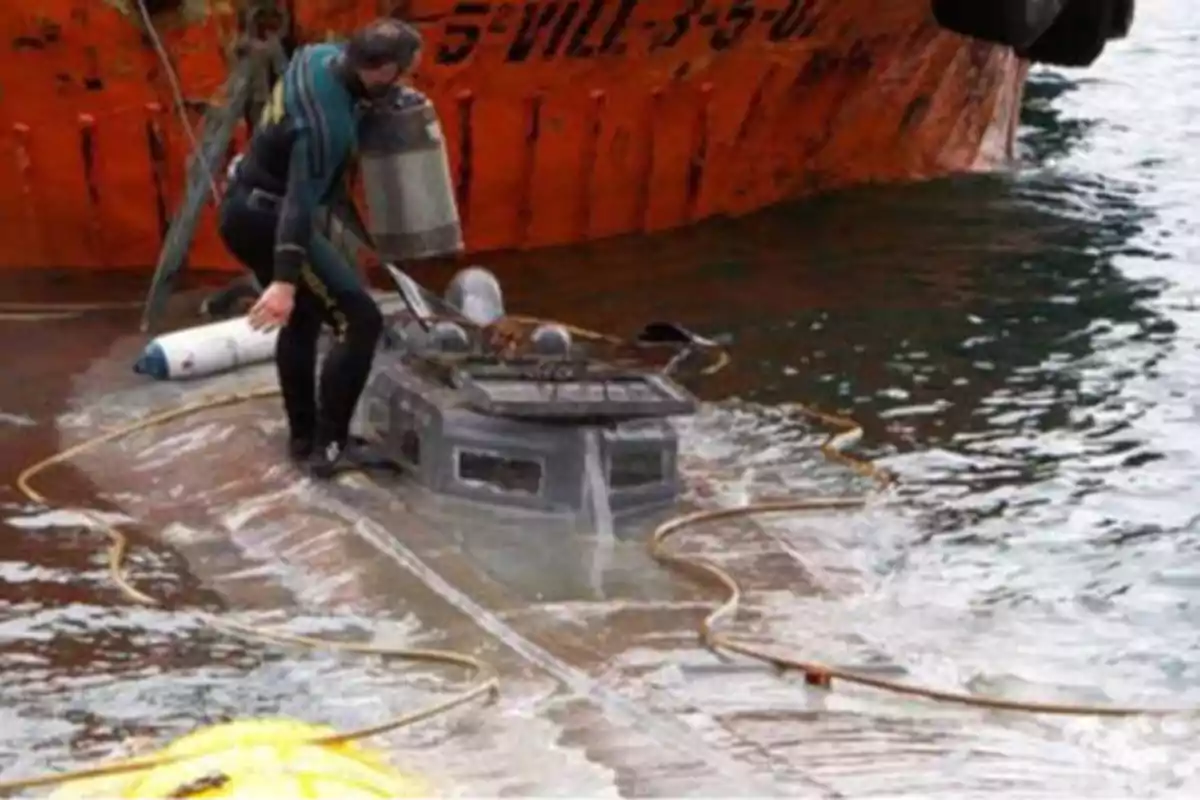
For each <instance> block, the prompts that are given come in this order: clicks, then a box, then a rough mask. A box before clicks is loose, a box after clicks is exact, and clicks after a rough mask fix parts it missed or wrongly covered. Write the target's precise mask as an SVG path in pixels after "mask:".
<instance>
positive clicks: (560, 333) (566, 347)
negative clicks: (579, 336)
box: [529, 323, 572, 356]
mask: <svg viewBox="0 0 1200 800" xmlns="http://www.w3.org/2000/svg"><path fill="white" fill-rule="evenodd" d="M529 343H530V344H531V345H532V346H533V352H535V353H537V354H538V355H540V356H568V355H570V354H571V343H572V342H571V332H570V331H568V330H567V329H566V328H564V327H563V326H562V325H556V324H553V323H547V324H545V325H539V326H537V327H536V328H534V330H533V333H531V334H530V335H529Z"/></svg>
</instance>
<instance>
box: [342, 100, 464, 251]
mask: <svg viewBox="0 0 1200 800" xmlns="http://www.w3.org/2000/svg"><path fill="white" fill-rule="evenodd" d="M359 161H360V163H361V166H362V181H363V189H364V190H365V194H366V201H367V202H366V205H367V229H368V232H369V233H370V235H371V237H372V239H373V240H374V244H375V248H376V250H377V251H378V253H379V256H380V257H381V258H382V259H384V260H385V261H407V260H412V259H420V258H431V257H434V256H440V255H448V254H452V253H458V252H461V251H462V250H463V236H462V225H461V223H460V221H459V215H458V205H457V203H456V201H455V198H454V184H453V180H452V179H451V177H450V162H449V158H448V157H447V154H446V142H445V138H444V137H443V135H442V126H441V123H440V122H439V121H438V117H437V112H436V111H435V110H434V107H433V104H432V103H430V102H429V99H428V98H426V97H425V96H424V95H423V94H421V93H420V92H417V91H415V90H413V89H407V88H405V89H402V90H400V91H399V92H398V93H397V94H396V96H395V97H394V98H393V99H392V100H390V101H389V102H387V103H383V104H380V105H378V106H374V107H372V108H371V109H370V110H369V111H367V112H366V115H365V116H364V117H363V120H362V123H361V127H360V132H359Z"/></svg>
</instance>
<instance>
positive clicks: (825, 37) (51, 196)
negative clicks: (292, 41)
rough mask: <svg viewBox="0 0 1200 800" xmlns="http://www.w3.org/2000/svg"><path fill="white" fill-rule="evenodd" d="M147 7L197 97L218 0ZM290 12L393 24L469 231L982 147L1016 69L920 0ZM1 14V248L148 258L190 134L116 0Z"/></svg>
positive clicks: (418, 3)
mask: <svg viewBox="0 0 1200 800" xmlns="http://www.w3.org/2000/svg"><path fill="white" fill-rule="evenodd" d="M155 5H163V4H162V3H158V4H155ZM171 5H174V6H176V7H175V8H173V9H168V10H167V11H166V12H160V13H159V14H158V15H156V16H155V17H154V22H155V29H156V31H157V32H158V33H159V34H161V37H162V40H163V42H164V44H165V47H166V50H167V52H168V53H169V54H170V56H171V58H172V60H173V66H174V69H175V70H176V71H177V73H178V74H179V76H180V82H181V83H182V89H183V95H184V96H185V98H186V99H187V100H188V101H195V100H205V99H207V98H210V97H211V96H213V94H214V93H215V92H217V91H218V90H219V89H220V87H221V86H222V84H223V83H224V80H225V78H226V76H227V73H228V69H229V61H228V60H227V58H226V56H225V53H226V52H227V50H228V48H229V46H230V44H231V43H232V42H233V41H234V40H235V39H236V38H237V37H238V35H239V31H238V27H239V22H238V20H239V18H240V17H239V14H238V11H239V8H238V6H240V4H238V3H231V2H219V1H218V0H214V1H213V2H207V0H181V2H177V3H174V4H171ZM130 6H132V8H129V7H130ZM380 6H384V7H383V8H381V7H380ZM289 11H290V22H291V25H293V26H294V33H295V37H296V39H297V40H299V41H312V40H319V39H325V38H327V37H328V36H330V35H336V34H339V33H342V32H345V31H348V30H350V29H352V28H353V27H355V26H356V25H359V24H361V23H364V22H366V21H367V20H369V19H371V18H372V17H374V16H377V15H379V14H380V13H399V14H401V15H402V16H404V17H405V18H407V19H409V20H412V21H414V22H416V23H417V24H418V26H419V27H420V28H421V30H422V32H423V34H424V36H425V37H426V47H425V52H424V56H423V59H422V63H421V67H420V70H419V74H418V80H417V85H418V86H419V87H420V88H421V89H423V90H424V91H426V92H427V93H428V94H429V95H430V97H431V98H432V100H433V101H434V103H435V104H436V106H437V108H438V110H439V113H440V115H441V118H442V123H443V126H444V128H445V132H446V136H447V142H448V145H449V156H450V162H451V169H452V172H453V175H454V179H455V185H456V190H457V194H458V200H459V206H460V212H461V214H462V218H463V222H464V226H465V236H466V241H467V243H468V246H469V247H470V249H471V251H473V252H479V251H490V250H499V249H512V248H517V249H521V248H534V247H541V246H548V245H559V244H568V243H573V242H580V241H585V240H590V239H596V238H602V237H608V236H613V235H618V234H627V233H636V232H652V231H658V230H663V229H667V228H673V227H677V226H682V225H687V224H690V223H694V222H697V221H699V220H702V219H704V218H707V217H712V216H714V215H737V214H743V213H746V212H749V211H752V210H755V209H758V208H761V207H764V206H767V205H770V204H773V203H777V202H779V201H783V200H787V199H791V198H796V197H800V196H803V195H805V194H809V193H812V192H815V191H821V190H828V189H834V188H838V187H843V186H847V185H851V184H858V183H863V182H875V181H894V180H908V179H922V178H929V177H934V176H938V175H943V174H947V173H953V172H958V171H965V170H973V169H978V168H990V167H994V166H997V165H998V164H999V163H1002V162H1003V160H1004V159H1005V158H1006V157H1007V155H1008V153H1009V150H1010V147H1011V144H1012V140H1013V136H1014V131H1015V127H1016V122H1017V116H1018V112H1019V106H1020V97H1021V89H1022V86H1023V83H1024V79H1025V62H1023V61H1021V60H1020V59H1019V58H1018V57H1017V56H1015V55H1014V54H1013V51H1012V50H1011V49H1010V48H1007V47H1003V46H1000V45H994V44H988V43H985V42H979V41H974V40H969V39H965V38H963V37H961V36H958V35H956V34H953V33H950V32H947V31H944V30H942V29H940V28H939V26H938V25H937V23H936V22H935V21H934V20H933V18H932V16H931V14H930V11H929V8H928V5H927V3H926V2H924V1H923V0H893V1H892V2H886V3H884V2H878V0H725V1H724V2H723V3H722V4H721V5H720V6H719V7H713V9H712V10H708V6H707V5H706V4H705V3H703V2H696V1H694V0H640V2H639V0H514V1H513V2H487V0H478V1H477V2H455V0H411V2H405V3H391V4H388V3H381V2H373V1H372V0H294V2H293V3H292V4H291V8H290V9H289ZM0 28H2V31H3V34H4V38H5V41H6V43H8V45H9V47H8V48H7V49H8V52H7V53H6V54H5V55H3V56H0V267H3V268H64V267H66V268H93V269H148V268H150V267H152V266H153V264H154V263H155V262H156V260H157V258H158V253H159V249H160V247H161V245H162V242H163V237H164V235H165V231H166V228H167V225H168V223H169V221H170V218H171V214H172V213H173V210H174V208H175V206H176V204H177V203H178V202H179V200H180V199H181V195H182V192H183V188H184V172H185V161H186V159H187V158H188V155H189V153H190V145H189V142H188V138H187V137H186V135H185V132H184V131H183V129H182V127H181V125H180V123H179V122H178V120H177V117H176V115H175V113H174V107H175V101H174V99H173V94H172V92H171V88H170V83H169V81H168V79H167V76H166V73H165V71H164V70H163V68H162V66H161V64H160V61H159V58H158V56H157V55H156V52H155V50H154V49H153V48H152V47H151V46H150V44H149V42H148V39H147V37H146V34H145V33H144V26H143V25H142V23H141V22H140V17H139V14H138V10H137V5H136V0H106V1H105V2H96V0H40V2H38V3H24V2H22V3H8V4H6V6H5V8H4V9H3V10H0ZM192 113H193V122H195V123H198V122H199V119H200V113H199V111H198V110H196V109H193V112H192ZM244 137H245V130H244V125H243V128H242V130H241V131H240V132H239V134H238V135H237V137H235V138H237V140H238V141H242V140H244ZM214 217H215V214H214V209H213V207H212V204H211V203H210V204H209V207H208V208H206V209H205V211H204V212H203V216H202V218H201V223H200V227H199V229H198V231H197V234H196V237H195V240H194V243H193V246H192V249H191V253H190V258H189V261H190V264H191V266H192V268H205V269H231V268H234V267H235V264H234V262H233V261H232V259H231V257H230V256H229V255H228V253H226V251H225V249H224V247H223V246H222V245H221V242H220V240H219V238H218V236H217V234H216V231H215V226H214Z"/></svg>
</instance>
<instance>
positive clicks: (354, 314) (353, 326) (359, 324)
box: [345, 292, 383, 347]
mask: <svg viewBox="0 0 1200 800" xmlns="http://www.w3.org/2000/svg"><path fill="white" fill-rule="evenodd" d="M345 310H346V321H347V323H348V328H349V335H350V336H351V337H352V338H353V339H354V340H356V341H359V342H362V343H363V344H364V345H367V344H369V345H371V346H372V347H374V346H375V343H376V342H377V341H379V337H380V336H381V335H382V334H383V313H382V312H381V311H380V310H379V306H378V305H377V304H376V303H375V301H374V300H372V299H371V296H370V295H368V294H366V293H365V292H362V293H356V294H355V295H354V296H353V298H352V299H351V300H350V301H349V302H347V303H346V304H345Z"/></svg>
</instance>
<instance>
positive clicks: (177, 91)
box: [137, 0, 221, 201]
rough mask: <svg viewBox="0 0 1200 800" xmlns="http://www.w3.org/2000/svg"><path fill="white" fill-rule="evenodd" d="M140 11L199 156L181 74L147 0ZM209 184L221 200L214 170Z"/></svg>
mask: <svg viewBox="0 0 1200 800" xmlns="http://www.w3.org/2000/svg"><path fill="white" fill-rule="evenodd" d="M137 7H138V13H139V14H140V15H141V17H142V24H144V25H145V26H146V34H147V35H148V36H149V37H150V43H151V44H152V45H154V52H155V54H156V55H157V56H158V61H159V63H160V64H162V68H163V71H164V72H166V73H167V82H168V83H169V84H170V85H171V95H172V99H173V101H174V102H173V105H174V106H175V113H176V114H178V115H179V124H180V125H181V126H183V130H184V133H186V134H187V137H188V143H189V144H191V146H192V156H193V157H194V158H199V157H200V155H201V153H202V152H203V151H202V150H201V147H200V142H199V141H198V140H197V139H196V132H195V131H194V130H192V121H191V120H189V119H188V115H187V101H186V100H185V99H184V96H183V86H182V84H181V83H180V81H179V75H178V74H177V73H176V72H175V65H174V64H172V63H171V56H170V55H169V54H168V53H167V48H166V45H164V44H163V40H162V37H161V36H159V35H158V29H157V28H156V27H155V26H154V19H153V18H152V17H151V16H150V9H148V8H146V0H137ZM207 177H208V185H209V188H210V189H211V191H212V196H213V197H214V198H215V199H216V200H218V201H219V200H220V198H221V191H220V189H219V188H218V187H217V182H216V180H215V179H214V178H213V176H212V171H211V170H209V171H208V176H207Z"/></svg>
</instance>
